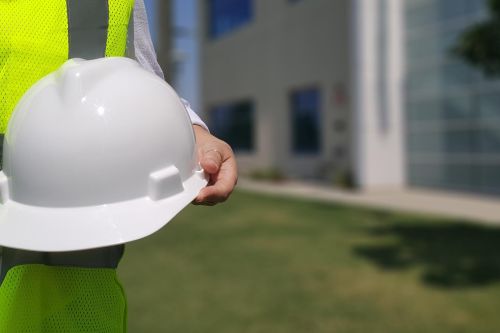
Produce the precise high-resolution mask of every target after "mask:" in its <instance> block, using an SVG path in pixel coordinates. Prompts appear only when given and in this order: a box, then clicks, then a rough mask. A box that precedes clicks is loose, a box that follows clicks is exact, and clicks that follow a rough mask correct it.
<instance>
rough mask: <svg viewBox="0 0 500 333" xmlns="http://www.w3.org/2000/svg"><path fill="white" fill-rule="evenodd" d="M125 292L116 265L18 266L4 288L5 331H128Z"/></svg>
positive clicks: (1, 316) (0, 305)
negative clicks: (126, 328) (109, 266)
mask: <svg viewBox="0 0 500 333" xmlns="http://www.w3.org/2000/svg"><path fill="white" fill-rule="evenodd" d="M123 295H124V293H123V291H122V289H121V286H120V284H119V283H118V281H117V279H116V270H114V269H93V268H69V267H52V266H46V265H21V266H16V267H14V268H12V269H11V270H9V272H8V273H7V276H6V278H5V280H4V282H3V284H2V287H1V288H0V332H23V333H40V332H44V333H45V332H47V333H53V332H71V333H83V332H85V333H87V332H88V333H90V332H92V333H115V332H124V331H125V318H126V316H125V315H124V309H126V306H125V304H126V303H125V297H124V296H123ZM117 319H118V320H117Z"/></svg>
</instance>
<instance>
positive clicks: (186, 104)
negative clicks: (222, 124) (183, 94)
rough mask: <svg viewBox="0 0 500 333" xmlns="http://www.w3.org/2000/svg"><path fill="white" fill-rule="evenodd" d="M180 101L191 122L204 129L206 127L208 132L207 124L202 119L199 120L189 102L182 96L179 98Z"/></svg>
mask: <svg viewBox="0 0 500 333" xmlns="http://www.w3.org/2000/svg"><path fill="white" fill-rule="evenodd" d="M181 101H182V103H183V104H184V107H185V108H186V111H187V112H188V115H189V118H190V119H191V123H192V124H193V125H198V126H201V127H203V128H204V129H206V130H207V131H208V132H210V130H209V129H208V126H207V125H206V124H205V123H204V122H203V120H201V118H200V116H198V115H197V114H196V112H194V111H193V109H192V108H191V105H190V104H189V102H188V101H186V100H185V99H184V98H181Z"/></svg>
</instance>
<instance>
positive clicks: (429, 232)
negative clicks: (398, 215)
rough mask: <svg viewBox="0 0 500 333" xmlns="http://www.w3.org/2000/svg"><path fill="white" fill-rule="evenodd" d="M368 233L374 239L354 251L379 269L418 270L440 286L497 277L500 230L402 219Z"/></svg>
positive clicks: (492, 280)
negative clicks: (372, 241) (374, 238)
mask: <svg viewBox="0 0 500 333" xmlns="http://www.w3.org/2000/svg"><path fill="white" fill-rule="evenodd" d="M369 232H370V234H371V235H373V236H374V237H376V238H377V240H376V241H375V242H374V244H373V245H363V246H358V247H356V248H355V249H354V253H355V254H356V255H359V256H361V257H363V258H366V259H369V260H371V261H373V262H374V263H375V264H376V265H377V266H379V267H381V268H382V269H386V270H403V269H407V268H417V269H419V270H420V271H421V272H422V273H421V274H422V276H421V277H422V280H423V282H424V283H426V284H428V285H431V286H434V287H442V288H463V287H477V286H483V285H487V284H491V283H495V282H499V281H500V228H493V227H484V226H479V225H470V224H465V223H442V222H439V223H436V224H424V223H422V221H417V220H415V221H412V220H407V221H400V222H396V223H391V224H390V225H385V226H380V227H375V228H373V229H371V230H370V231H369Z"/></svg>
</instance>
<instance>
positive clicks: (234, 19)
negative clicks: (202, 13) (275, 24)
mask: <svg viewBox="0 0 500 333" xmlns="http://www.w3.org/2000/svg"><path fill="white" fill-rule="evenodd" d="M208 8H209V15H210V16H209V24H210V25H209V32H210V36H211V37H212V38H217V37H220V36H222V35H224V34H226V33H229V32H231V31H233V30H234V29H236V28H239V27H240V26H242V25H243V24H245V23H247V22H249V21H250V20H251V19H252V17H253V1H252V0H208Z"/></svg>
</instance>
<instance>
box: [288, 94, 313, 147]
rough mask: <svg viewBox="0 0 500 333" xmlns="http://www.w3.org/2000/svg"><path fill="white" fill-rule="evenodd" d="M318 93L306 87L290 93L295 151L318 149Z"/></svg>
mask: <svg viewBox="0 0 500 333" xmlns="http://www.w3.org/2000/svg"><path fill="white" fill-rule="evenodd" d="M319 108H320V94H319V91H318V90H317V89H306V90H301V91H297V92H294V93H293V94H292V95H291V111H292V117H291V118H292V149H293V151H294V152H295V153H318V152H319V150H320V119H319V118H320V117H319V114H320V110H319Z"/></svg>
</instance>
